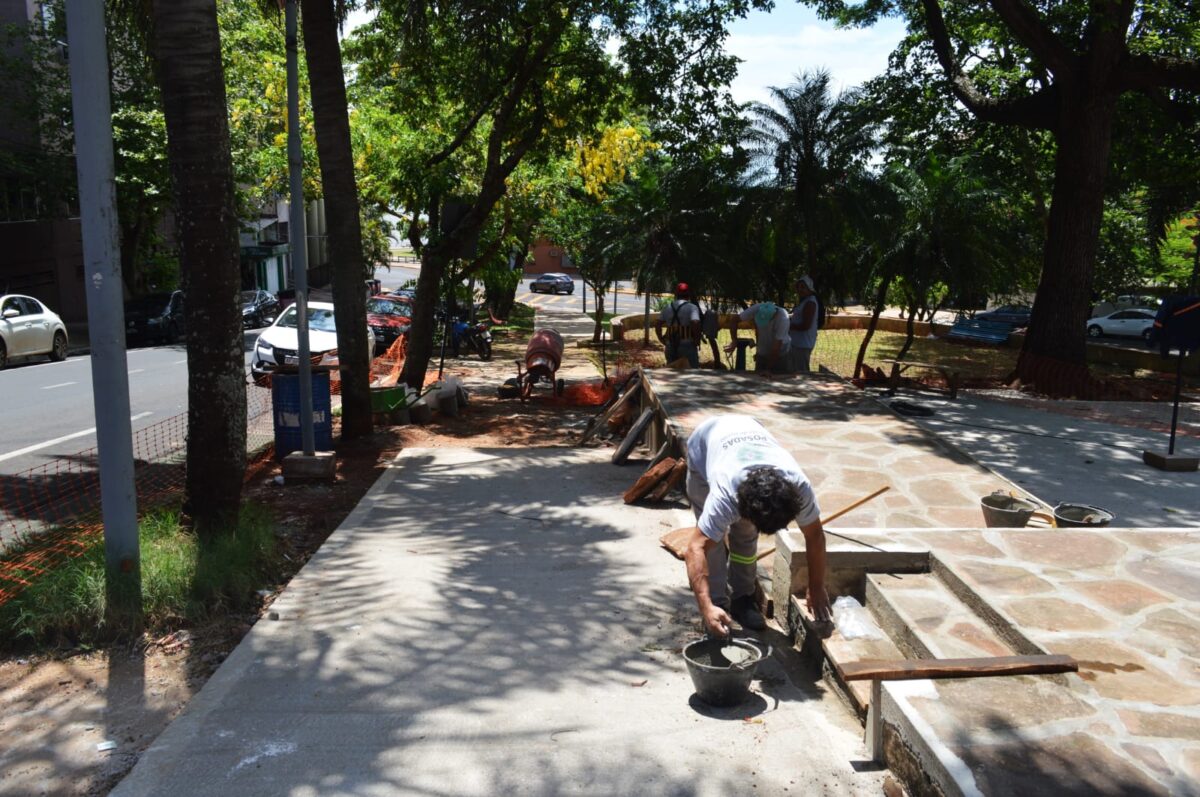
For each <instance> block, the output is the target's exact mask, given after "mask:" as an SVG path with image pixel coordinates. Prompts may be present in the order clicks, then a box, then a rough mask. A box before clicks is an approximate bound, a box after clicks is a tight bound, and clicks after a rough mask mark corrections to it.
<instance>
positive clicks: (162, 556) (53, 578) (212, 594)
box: [0, 506, 276, 645]
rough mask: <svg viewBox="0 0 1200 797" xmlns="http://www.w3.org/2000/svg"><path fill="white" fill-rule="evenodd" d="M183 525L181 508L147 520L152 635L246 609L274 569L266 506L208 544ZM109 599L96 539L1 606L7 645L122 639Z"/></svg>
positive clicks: (144, 609) (145, 590) (144, 602)
mask: <svg viewBox="0 0 1200 797" xmlns="http://www.w3.org/2000/svg"><path fill="white" fill-rule="evenodd" d="M179 521H180V518H179V512H178V510H177V509H163V510H155V511H152V512H150V513H148V514H147V515H146V516H145V517H143V518H142V520H141V522H140V523H139V527H138V536H139V538H140V542H141V576H142V577H141V621H142V625H143V626H144V627H146V628H148V629H151V630H156V629H162V628H167V627H173V626H178V625H180V624H183V623H194V622H198V621H202V620H205V619H208V618H210V617H213V616H217V615H220V614H223V613H226V612H229V611H236V610H239V609H245V608H247V607H249V606H251V605H253V604H254V603H255V601H256V595H255V591H256V590H257V589H259V588H261V587H262V586H263V585H265V584H267V583H269V581H270V577H271V574H272V571H273V569H274V568H273V565H274V562H275V545H276V540H275V534H274V523H273V521H272V518H271V516H270V514H269V513H268V512H267V511H266V510H265V509H263V508H261V507H255V506H248V507H244V508H243V509H242V514H241V517H240V518H239V520H238V524H237V526H236V527H234V528H233V529H231V530H229V531H228V532H227V533H224V534H220V535H217V536H215V537H213V538H212V539H206V540H203V541H201V540H199V539H197V537H196V535H195V534H194V533H193V532H192V530H191V529H188V528H185V527H184V526H182V525H180V522H179ZM9 555H12V554H9ZM107 601H108V595H107V589H106V578H105V566H104V539H103V537H102V536H101V535H96V536H95V537H94V539H92V540H91V541H90V542H89V544H88V546H87V548H86V549H85V551H84V552H83V554H82V555H80V556H77V557H74V558H71V559H67V560H64V561H62V562H60V563H59V564H58V565H56V566H55V567H53V568H51V569H50V570H49V571H48V572H46V573H44V574H42V575H40V576H38V577H37V578H36V579H35V580H34V582H33V583H32V584H31V585H30V586H29V587H27V588H26V589H25V590H23V591H22V592H20V593H18V594H17V595H16V597H14V598H12V599H11V600H9V601H8V602H7V603H5V604H3V605H0V645H5V644H9V645H11V644H13V643H17V642H22V641H24V642H33V643H42V644H56V643H59V642H64V641H68V642H95V641H103V640H107V639H113V638H116V637H119V636H121V634H122V633H123V632H124V631H125V630H128V629H127V628H114V627H111V625H112V624H111V623H110V622H109V620H108V618H107V616H106V609H107Z"/></svg>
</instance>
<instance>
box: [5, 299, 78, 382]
mask: <svg viewBox="0 0 1200 797" xmlns="http://www.w3.org/2000/svg"><path fill="white" fill-rule="evenodd" d="M42 354H46V355H49V356H50V359H51V360H54V361H55V362H58V361H60V360H65V359H67V325H66V324H64V323H63V321H62V319H61V318H59V317H58V314H57V313H52V312H51V311H50V310H49V309H47V307H46V305H44V304H42V303H41V302H39V301H38V300H37V299H34V298H33V297H32V296H18V295H16V294H11V293H10V294H8V295H7V296H0V368H3V367H4V366H5V365H7V364H8V361H9V360H11V359H12V358H14V357H36V356H38V355H42Z"/></svg>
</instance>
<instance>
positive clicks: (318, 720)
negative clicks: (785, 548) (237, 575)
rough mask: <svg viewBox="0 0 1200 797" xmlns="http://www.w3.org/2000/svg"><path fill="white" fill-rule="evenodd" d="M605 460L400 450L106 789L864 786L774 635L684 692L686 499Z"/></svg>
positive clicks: (512, 790)
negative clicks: (670, 551)
mask: <svg viewBox="0 0 1200 797" xmlns="http://www.w3.org/2000/svg"><path fill="white" fill-rule="evenodd" d="M608 460H609V457H608V452H606V451H593V450H577V449H540V450H538V449H534V450H528V451H518V450H515V449H493V450H480V449H436V450H435V449H425V450H421V449H411V450H408V451H406V452H404V454H402V455H401V456H400V457H399V458H398V459H397V461H396V462H395V463H394V465H393V467H392V469H390V470H389V471H387V473H385V474H384V476H383V477H382V478H381V479H380V481H379V482H378V483H377V484H376V485H375V486H374V487H373V488H372V490H371V492H370V493H368V495H367V496H366V498H365V499H364V500H363V502H362V503H361V504H360V505H359V507H358V508H357V509H356V510H355V511H354V513H353V514H351V515H350V517H348V518H347V519H346V521H345V522H344V523H343V524H342V526H341V527H340V528H339V529H338V530H337V531H335V532H334V533H333V535H332V536H331V537H330V538H329V540H328V541H327V542H326V543H325V545H324V547H323V548H322V549H321V550H320V551H319V552H318V553H317V554H316V556H314V557H313V558H312V560H311V561H310V562H309V563H308V564H307V565H306V566H305V568H304V569H303V570H302V571H301V572H300V573H299V574H298V575H297V576H296V578H295V579H293V581H292V582H291V584H289V586H288V587H287V588H286V589H285V590H284V592H283V593H282V594H281V595H280V597H279V599H278V600H277V601H276V602H275V604H274V606H273V607H272V609H273V612H272V615H271V616H275V617H277V618H278V619H277V620H270V619H264V620H262V621H261V622H259V623H258V625H256V626H255V627H254V628H253V630H252V631H251V632H250V633H249V634H248V635H247V636H246V638H245V639H244V640H243V641H242V643H241V644H240V645H239V646H238V648H237V649H236V650H235V651H234V652H233V654H232V655H231V656H230V657H229V659H228V660H227V661H226V662H225V663H224V664H223V665H222V666H221V668H220V669H219V670H218V671H217V673H216V674H215V675H214V676H213V677H212V679H211V680H210V681H209V682H208V683H207V684H206V685H205V687H204V689H203V690H202V691H201V692H200V693H199V694H198V695H197V696H196V697H194V698H193V699H192V701H191V703H190V704H189V705H188V707H187V709H186V711H185V712H184V713H183V714H182V715H181V716H180V717H179V718H178V719H177V720H176V721H175V722H174V723H173V724H172V725H171V726H170V727H169V728H167V730H166V731H165V732H164V733H163V734H162V736H160V737H159V738H158V740H157V741H156V742H155V743H154V744H153V746H151V748H150V749H149V750H147V751H146V753H145V754H144V755H143V757H142V759H141V761H140V762H139V763H138V765H137V767H136V768H135V769H134V770H133V772H132V773H131V774H130V776H129V777H128V778H127V779H126V780H125V781H124V782H122V783H121V784H120V785H119V786H118V787H117V789H116V790H115V791H114V792H113V794H114V795H115V796H116V797H131V796H132V795H160V794H171V795H172V797H189V796H190V795H209V794H213V793H224V794H255V795H276V794H290V795H308V794H322V795H350V794H355V795H362V794H421V795H504V794H520V795H558V794H567V793H569V794H596V795H624V794H629V795H635V794H636V795H641V794H662V795H665V794H671V795H691V794H696V795H713V796H714V797H715V796H716V795H727V794H734V793H740V794H751V793H753V794H771V795H777V794H785V793H786V794H794V795H804V794H837V795H857V794H864V795H867V794H869V795H877V794H880V793H881V790H882V780H883V777H884V774H885V773H884V772H882V771H872V770H871V768H870V767H869V766H868V767H862V766H860V767H859V768H860V769H863V770H864V771H861V772H860V771H856V769H855V767H856V765H859V764H860V763H861V762H863V760H864V758H865V755H864V752H863V747H862V742H861V734H862V729H861V727H860V726H859V725H858V724H857V723H856V722H855V721H854V720H853V718H852V716H851V714H850V712H849V711H847V710H846V709H845V708H844V707H843V705H842V704H841V703H840V702H839V700H838V699H837V698H836V697H834V696H833V695H831V694H829V693H828V692H826V691H825V690H824V689H823V688H822V687H821V686H820V685H819V684H817V685H814V684H793V683H791V682H790V681H789V680H788V677H787V675H786V674H785V672H784V669H783V668H782V667H781V666H780V664H779V661H778V657H780V656H784V655H790V654H789V653H787V652H777V653H776V657H777V659H776V660H772V661H768V662H767V663H766V664H765V665H764V666H763V667H762V668H761V669H760V671H759V675H760V676H761V681H756V684H755V688H756V690H759V691H757V692H756V694H755V695H753V696H752V698H751V700H750V701H749V702H748V703H746V704H744V705H742V706H740V707H737V708H734V709H726V710H714V709H709V708H706V707H704V706H703V705H702V704H699V703H696V702H694V701H693V700H692V697H691V696H692V685H691V682H690V680H689V678H688V675H687V673H686V671H685V668H684V664H683V661H682V658H681V656H680V655H679V653H678V648H679V647H680V645H681V644H682V643H683V642H684V641H685V640H688V639H690V638H693V637H695V636H696V634H697V618H696V610H695V605H694V602H693V600H692V597H691V594H690V592H689V590H688V588H687V584H686V578H685V574H684V570H683V567H682V565H681V564H680V563H679V562H677V561H675V560H674V559H672V558H671V557H670V556H668V555H667V554H666V553H664V552H663V551H662V550H660V549H659V546H658V536H659V535H660V534H661V533H662V532H663V531H665V530H667V529H669V528H672V527H674V526H677V525H680V524H681V523H682V521H683V520H684V516H685V513H684V511H683V510H680V509H666V510H652V509H645V508H638V507H629V506H626V505H625V504H623V503H622V501H621V498H620V495H621V492H622V491H623V490H624V489H625V488H626V487H627V486H628V483H629V481H630V478H631V475H632V470H630V469H626V468H617V467H614V466H612V465H611V464H610V463H609V461H608ZM772 641H773V642H774V643H775V647H776V648H777V649H780V648H786V647H787V646H786V644H781V642H782V640H781V639H776V640H772Z"/></svg>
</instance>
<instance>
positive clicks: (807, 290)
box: [788, 274, 820, 374]
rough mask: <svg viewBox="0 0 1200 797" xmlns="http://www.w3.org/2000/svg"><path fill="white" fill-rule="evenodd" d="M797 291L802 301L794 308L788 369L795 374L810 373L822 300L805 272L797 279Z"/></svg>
mask: <svg viewBox="0 0 1200 797" xmlns="http://www.w3.org/2000/svg"><path fill="white" fill-rule="evenodd" d="M796 293H797V294H799V295H800V302H799V304H797V305H796V307H795V309H793V310H792V317H791V324H790V329H791V348H790V349H789V351H788V370H789V371H791V372H792V373H795V374H807V373H809V360H810V359H811V358H812V351H813V349H814V348H816V345H817V327H818V326H819V324H818V315H819V313H820V302H818V301H817V294H816V293H815V292H814V291H813V281H812V277H810V276H808V275H807V274H805V275H804V276H803V277H801V278H800V279H798V280H796Z"/></svg>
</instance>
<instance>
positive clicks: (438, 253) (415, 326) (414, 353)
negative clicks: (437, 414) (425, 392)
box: [404, 225, 450, 390]
mask: <svg viewBox="0 0 1200 797" xmlns="http://www.w3.org/2000/svg"><path fill="white" fill-rule="evenodd" d="M431 227H432V225H431ZM449 261H450V258H449V257H447V256H446V254H445V252H444V251H442V249H441V248H440V247H426V249H425V251H424V252H422V253H421V273H420V274H419V275H418V276H417V296H416V301H414V302H413V317H412V327H411V328H410V331H409V336H408V355H407V357H406V359H405V361H404V381H405V383H406V384H407V385H408V386H409V387H413V388H416V389H417V390H420V389H421V388H423V387H424V386H425V371H426V369H427V368H428V367H429V358H430V357H432V356H433V327H434V310H435V308H436V306H437V301H438V286H439V285H440V284H441V282H442V275H443V274H444V273H445V272H446V266H447V264H448V263H449Z"/></svg>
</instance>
